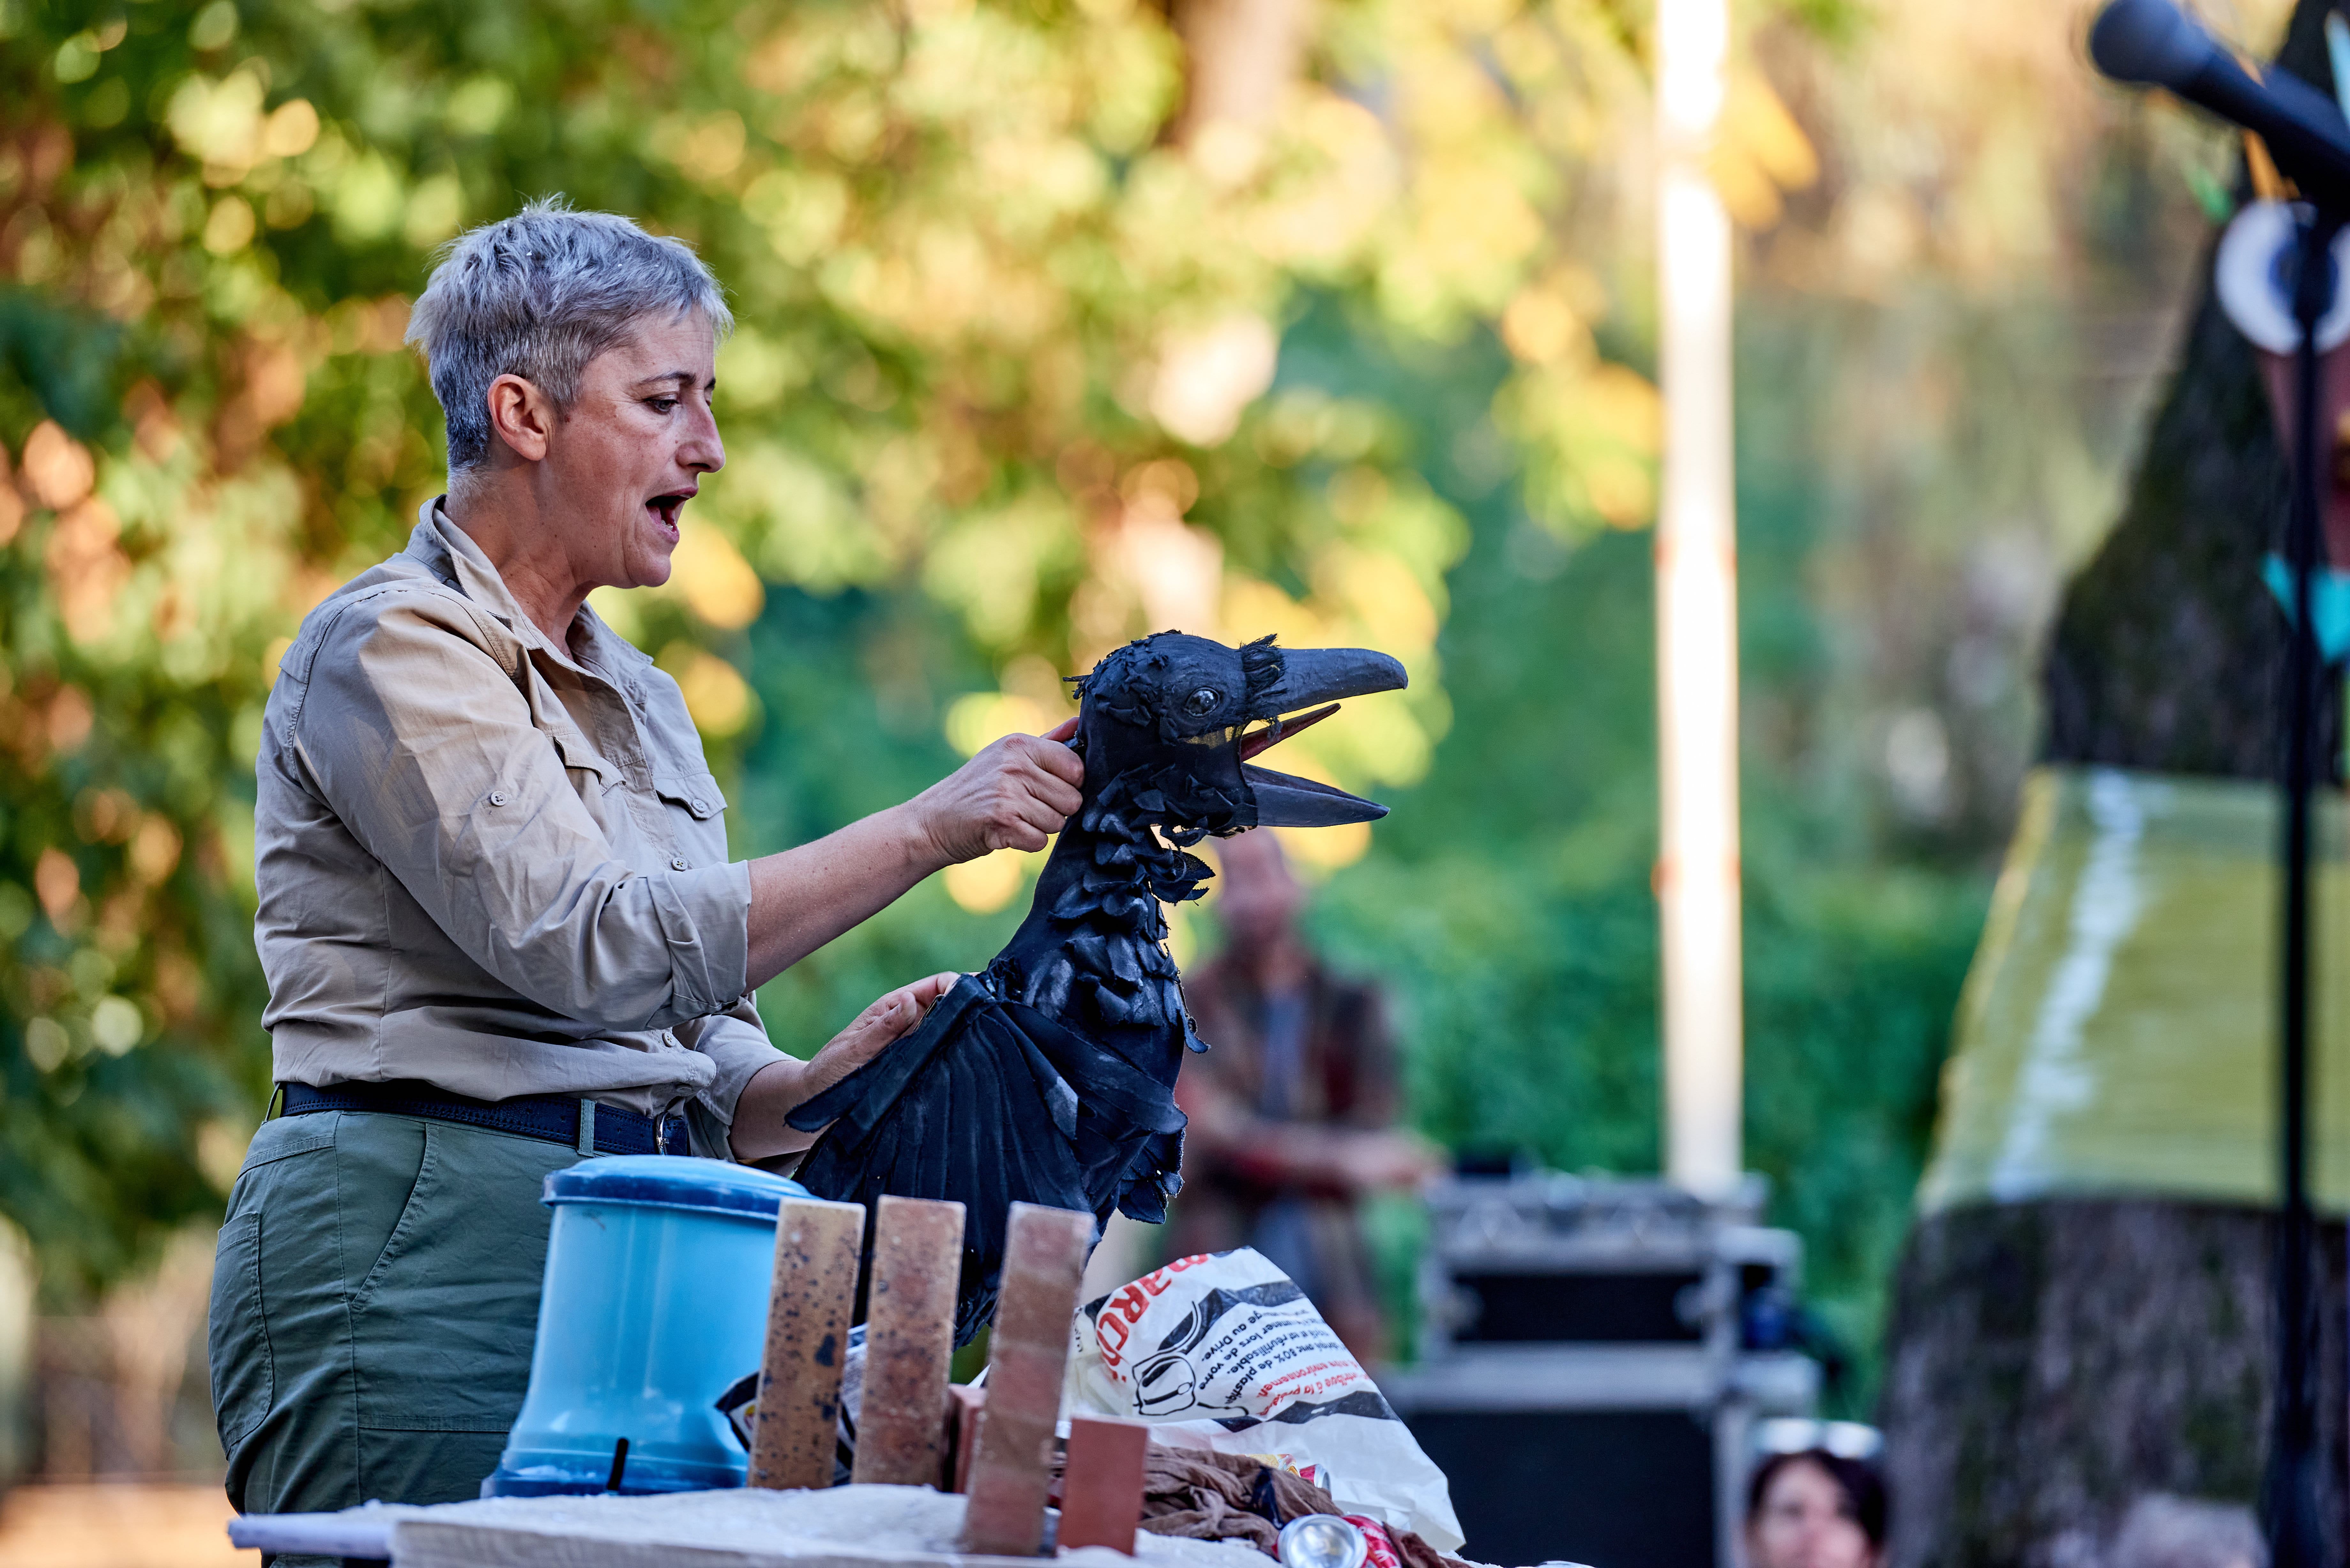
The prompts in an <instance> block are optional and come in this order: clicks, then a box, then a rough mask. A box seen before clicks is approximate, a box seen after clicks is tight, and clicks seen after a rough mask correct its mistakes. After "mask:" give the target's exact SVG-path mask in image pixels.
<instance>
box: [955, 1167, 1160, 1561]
mask: <svg viewBox="0 0 2350 1568" xmlns="http://www.w3.org/2000/svg"><path fill="white" fill-rule="evenodd" d="M1093 1238H1094V1220H1093V1216H1092V1215H1090V1214H1081V1213H1078V1212H1076V1211H1075V1210H1067V1209H1045V1208H1043V1207H1040V1206H1038V1205H1036V1204H1033V1203H1014V1205H1013V1206H1012V1216H1011V1222H1010V1224H1009V1226H1008V1228H1007V1233H1006V1236H1005V1239H1004V1249H1003V1295H1002V1297H1001V1301H1000V1304H999V1305H998V1307H997V1309H996V1314H995V1333H994V1337H993V1339H991V1340H990V1341H989V1344H988V1355H987V1407H986V1409H985V1410H984V1411H983V1413H982V1414H981V1417H980V1423H979V1441H978V1444H977V1452H975V1453H974V1454H973V1455H972V1465H971V1487H970V1490H971V1507H970V1510H969V1511H968V1512H967V1513H965V1515H964V1517H963V1533H962V1544H963V1550H964V1551H966V1552H984V1553H988V1554H991V1555H995V1556H1006V1557H1030V1556H1034V1555H1035V1553H1036V1552H1037V1550H1038V1548H1039V1547H1040V1546H1042V1544H1043V1543H1044V1539H1045V1489H1046V1487H1047V1486H1048V1484H1049V1483H1050V1480H1051V1467H1052V1459H1053V1433H1054V1428H1055V1425H1056V1424H1057V1422H1058V1421H1059V1419H1060V1414H1061V1383H1062V1378H1063V1375H1064V1374H1065V1372H1066V1368H1067V1365H1068V1358H1069V1318H1070V1316H1071V1314H1074V1313H1075V1312H1076V1307H1077V1280H1078V1278H1079V1276H1081V1275H1082V1274H1083V1273H1084V1272H1085V1267H1086V1252H1087V1249H1089V1248H1090V1247H1091V1246H1092V1245H1093ZM1132 1544H1133V1542H1132V1541H1131V1539H1130V1538H1129V1540H1128V1549H1129V1550H1130V1549H1131V1548H1132Z"/></svg>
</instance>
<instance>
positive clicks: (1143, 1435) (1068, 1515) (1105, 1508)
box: [1059, 1416, 1150, 1557]
mask: <svg viewBox="0 0 2350 1568" xmlns="http://www.w3.org/2000/svg"><path fill="white" fill-rule="evenodd" d="M1149 1446H1150V1428H1149V1427H1147V1426H1145V1425H1143V1423H1141V1422H1139V1421H1119V1420H1114V1419H1110V1418H1107V1417H1098V1416H1072V1417H1069V1453H1068V1463H1067V1465H1066V1467H1064V1469H1063V1470H1062V1472H1061V1474H1062V1480H1061V1536H1060V1542H1059V1544H1060V1545H1061V1546H1063V1547H1065V1548H1068V1547H1078V1546H1107V1547H1109V1548H1110V1549H1111V1550H1112V1551H1116V1552H1125V1553H1126V1554H1127V1555H1128V1557H1131V1556H1133V1555H1134V1532H1136V1531H1137V1530H1139V1529H1140V1528H1141V1527H1142V1459H1143V1450H1144V1449H1148V1448H1149Z"/></svg>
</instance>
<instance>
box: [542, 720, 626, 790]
mask: <svg viewBox="0 0 2350 1568" xmlns="http://www.w3.org/2000/svg"><path fill="white" fill-rule="evenodd" d="M540 732H541V733H542V734H544V735H546V739H547V742H548V743H549V744H551V745H552V746H554V748H555V755H556V760H557V761H559V762H561V763H562V764H563V771H564V772H566V773H567V774H570V775H571V785H572V787H573V788H574V789H576V790H577V791H578V792H579V794H580V795H581V797H582V798H583V799H587V800H593V799H594V798H596V797H597V796H598V795H600V794H603V793H604V792H605V791H606V790H608V789H610V788H611V787H612V786H613V785H614V784H619V782H620V770H619V767H617V766H616V765H614V763H612V761H611V760H610V759H609V758H608V757H606V756H605V755H604V753H601V752H599V751H598V750H597V749H596V748H595V747H594V746H593V745H591V744H589V742H588V740H587V736H585V735H583V734H581V733H580V732H579V730H578V728H577V726H576V725H573V724H570V723H567V722H556V723H553V724H545V725H542V726H541V729H540Z"/></svg>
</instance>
